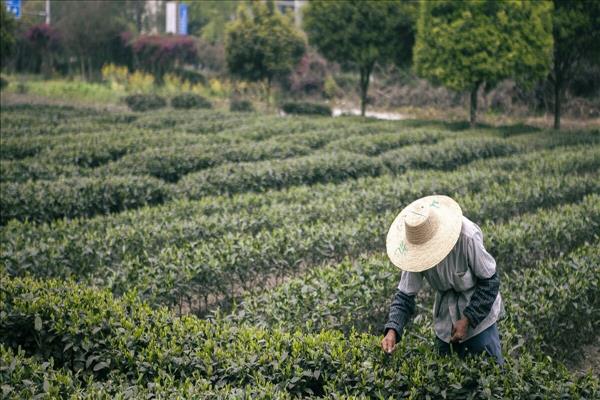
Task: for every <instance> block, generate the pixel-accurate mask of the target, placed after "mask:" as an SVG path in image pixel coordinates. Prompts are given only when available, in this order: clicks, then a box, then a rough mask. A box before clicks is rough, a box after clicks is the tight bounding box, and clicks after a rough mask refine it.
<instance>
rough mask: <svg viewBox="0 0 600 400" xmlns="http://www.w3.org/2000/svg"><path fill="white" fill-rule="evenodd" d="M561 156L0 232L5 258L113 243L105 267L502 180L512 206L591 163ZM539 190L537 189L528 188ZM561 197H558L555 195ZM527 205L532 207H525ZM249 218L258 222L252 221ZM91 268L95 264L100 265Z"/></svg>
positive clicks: (585, 156) (584, 187) (538, 199)
mask: <svg viewBox="0 0 600 400" xmlns="http://www.w3.org/2000/svg"><path fill="white" fill-rule="evenodd" d="M569 154H570V155H571V156H570V157H563V158H560V157H557V155H556V152H554V151H548V152H542V153H532V154H530V155H527V156H515V157H518V158H519V159H522V160H523V163H522V165H521V168H522V169H524V170H526V171H527V172H525V173H520V174H519V175H514V176H513V175H511V174H509V173H501V172H500V170H499V169H498V168H497V165H496V164H494V165H493V166H492V168H486V167H485V163H480V165H478V167H477V168H474V169H475V171H476V172H474V171H469V170H468V169H462V170H457V171H455V172H450V173H445V172H422V171H415V172H411V173H408V174H406V175H404V176H403V177H401V178H395V177H390V176H385V177H381V178H367V179H362V180H359V181H353V182H347V183H345V184H342V185H335V186H334V185H319V186H318V187H316V188H314V189H313V188H308V187H298V188H294V189H293V190H290V191H284V192H272V193H269V194H268V195H266V196H259V195H256V194H252V193H249V194H245V195H242V196H237V197H235V198H231V199H227V198H221V197H215V198H207V199H204V200H202V201H200V202H188V201H177V202H172V203H169V204H167V205H164V206H160V207H156V208H145V209H142V210H138V211H131V212H126V213H122V214H118V215H110V216H102V217H98V218H94V219H85V220H84V219H81V220H73V221H68V222H63V221H56V222H54V223H53V224H52V225H40V226H38V227H37V228H35V229H32V227H30V226H29V225H21V224H15V223H13V224H9V225H8V226H7V227H5V229H4V236H5V241H6V243H9V248H10V249H11V252H13V253H15V254H18V253H20V251H21V250H19V249H22V248H24V247H27V246H29V244H28V243H33V242H36V243H38V244H39V243H44V242H46V241H48V240H50V241H52V243H53V244H54V246H53V247H55V248H56V246H59V248H62V246H63V245H64V244H61V243H63V241H68V242H70V241H71V239H70V238H74V237H77V238H78V240H77V241H78V242H79V243H81V245H84V244H86V245H87V246H89V247H90V248H92V249H96V250H97V252H98V253H102V252H103V251H104V250H100V249H103V248H105V247H106V246H107V245H109V244H110V243H112V241H105V238H114V240H115V241H116V242H115V243H119V244H118V245H114V247H113V248H110V249H106V252H107V254H111V257H112V258H111V261H113V262H114V261H115V260H120V259H121V257H122V256H121V254H123V252H124V251H127V252H128V254H130V255H133V254H135V255H139V252H137V253H133V254H132V253H131V252H132V251H136V250H137V249H139V248H140V244H139V243H141V241H143V247H144V250H145V251H146V252H148V253H149V254H152V253H153V252H155V251H157V249H160V248H162V247H164V246H165V245H168V246H180V245H184V244H185V243H189V242H192V241H199V240H207V239H211V238H218V237H220V236H222V235H224V234H226V233H227V232H232V231H235V232H237V233H248V234H254V233H257V232H259V231H261V230H269V229H275V228H277V227H280V226H295V225H307V224H312V223H315V222H319V221H320V222H321V223H327V222H329V221H335V220H339V219H342V220H346V219H353V218H355V217H357V216H358V215H361V214H369V215H370V214H376V213H383V212H392V211H397V209H399V208H400V207H401V206H402V204H403V202H407V201H410V199H412V198H415V197H418V196H422V195H424V194H427V193H431V192H438V193H448V194H452V195H454V194H459V193H466V192H478V191H480V190H482V188H486V187H489V186H491V185H493V184H494V183H498V184H502V183H506V182H508V181H509V180H510V179H513V180H515V184H514V185H513V189H511V190H510V191H503V192H504V196H503V197H504V198H505V200H504V201H505V202H507V203H506V204H512V201H513V200H512V199H511V198H510V197H508V196H512V193H513V192H515V191H516V192H521V194H516V195H515V196H516V198H517V199H519V198H522V197H523V195H524V193H527V191H525V192H523V190H522V189H520V188H519V182H523V179H526V180H527V179H528V176H529V175H530V174H532V175H535V174H537V175H541V176H543V175H547V173H545V172H544V171H545V168H546V167H547V166H548V163H547V162H546V160H547V159H554V160H555V162H556V164H551V165H553V166H554V165H556V166H557V167H559V168H561V170H562V171H563V173H569V172H570V168H572V167H581V164H578V163H574V162H572V159H573V157H576V156H577V155H580V156H581V157H580V160H581V161H582V162H583V161H585V160H588V161H589V160H591V161H594V160H596V161H597V160H598V159H599V158H598V157H596V155H595V154H594V153H593V152H588V153H586V152H585V151H581V152H578V149H574V150H573V152H572V153H569ZM564 155H568V154H567V153H565V154H564ZM511 158H514V157H511ZM511 165H513V166H514V163H512V162H511ZM584 165H587V164H584ZM553 168H554V167H553ZM574 172H579V171H577V170H576V171H574ZM580 181H581V179H576V181H575V182H568V181H566V180H565V179H562V180H561V179H558V180H556V179H549V178H546V179H545V180H544V182H545V183H542V186H540V183H537V184H536V183H535V182H533V183H531V182H527V183H526V184H524V185H523V187H524V188H529V191H530V192H529V193H530V194H528V195H527V196H529V197H530V198H532V199H535V204H538V205H551V204H555V202H557V201H562V202H564V201H567V200H568V198H569V196H572V197H571V198H573V199H575V198H577V196H581V195H583V194H585V193H587V192H588V191H589V190H593V188H594V186H593V185H594V180H591V181H589V182H583V183H581V184H580ZM553 182H554V183H553ZM544 185H545V186H544ZM548 185H559V186H563V185H564V187H563V189H562V190H560V189H559V190H556V191H554V190H553V191H551V193H552V194H553V196H551V197H548V199H547V200H548V202H547V203H546V202H545V198H544V192H545V188H548V187H549V186H548ZM590 185H592V186H590ZM540 187H541V188H542V189H536V188H540ZM563 193H564V194H565V195H566V196H567V197H566V198H563V199H561V198H560V197H557V196H561V195H562V194H563ZM530 204H534V203H533V202H530ZM523 205H525V204H522V205H521V206H520V207H518V208H517V209H522V208H523V207H522V206H523ZM507 210H508V212H509V214H508V215H510V213H512V210H511V209H509V208H507ZM501 211H502V210H500V211H497V212H501ZM257 215H261V216H262V217H261V218H257V217H256V216H257ZM503 215H505V216H506V215H507V214H506V213H504V214H503ZM132 227H133V229H132ZM122 245H125V246H124V249H125V250H121V249H122V248H123V247H122ZM69 247H71V245H69ZM71 251H72V249H71ZM71 251H68V252H67V253H70V252H71ZM60 253H64V251H60ZM37 257H38V260H40V259H44V257H43V255H42V254H41V253H38V254H37ZM115 257H116V258H115ZM63 258H64V259H70V257H69V256H68V255H63ZM77 262H79V261H77ZM99 262H103V261H102V260H101V259H100V260H99Z"/></svg>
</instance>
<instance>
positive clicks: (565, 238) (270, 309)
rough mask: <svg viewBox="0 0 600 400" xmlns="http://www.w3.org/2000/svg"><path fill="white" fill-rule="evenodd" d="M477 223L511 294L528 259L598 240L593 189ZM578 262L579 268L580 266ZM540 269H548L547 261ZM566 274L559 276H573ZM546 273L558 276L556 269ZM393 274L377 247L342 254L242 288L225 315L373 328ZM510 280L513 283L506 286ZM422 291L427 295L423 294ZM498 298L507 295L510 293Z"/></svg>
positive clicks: (383, 311)
mask: <svg viewBox="0 0 600 400" xmlns="http://www.w3.org/2000/svg"><path fill="white" fill-rule="evenodd" d="M482 230H483V232H484V243H485V246H486V249H487V250H488V251H489V252H490V253H491V254H493V255H494V257H495V259H496V264H497V270H498V273H499V274H501V276H502V279H501V281H502V293H503V295H505V294H507V293H508V294H511V293H512V292H513V289H515V294H516V295H520V294H521V293H522V290H516V289H518V285H519V284H522V283H523V280H522V279H519V274H523V273H524V272H525V271H526V270H528V269H529V268H530V267H531V268H532V269H535V270H536V271H537V270H539V267H535V266H536V264H537V263H538V261H540V260H545V263H546V264H548V265H551V264H552V262H553V259H554V258H555V257H559V256H560V255H561V254H563V253H568V252H569V251H571V250H572V249H574V248H575V247H577V246H579V245H580V244H582V243H585V242H590V241H594V240H598V239H597V235H598V232H600V197H599V196H597V195H591V196H588V197H587V198H585V199H584V200H583V201H582V202H581V203H579V204H568V205H562V206H559V207H556V208H553V209H547V210H539V211H536V212H534V213H529V214H524V215H520V216H517V217H515V218H513V219H511V220H509V221H507V222H505V223H501V224H498V223H495V222H493V220H488V222H486V223H485V224H483V225H482ZM595 235H596V237H595ZM598 265H599V264H595V266H594V264H590V265H589V268H588V269H585V271H587V272H592V270H593V269H595V268H597V266H598ZM586 268H587V267H586ZM581 269H582V270H584V267H581ZM543 270H544V271H548V268H544V269H543ZM571 275H572V274H569V275H565V277H568V278H569V280H571V279H575V278H571ZM551 276H554V277H558V272H557V273H552V274H551ZM590 278H592V277H588V278H586V283H587V284H590V283H591V282H593V279H590ZM507 280H508V282H507ZM562 280H564V278H560V279H558V278H557V280H556V281H555V282H561V281H562ZM399 281H400V271H399V270H398V269H397V268H396V267H394V266H393V265H392V264H391V263H390V262H389V261H388V259H387V256H385V254H382V255H375V256H371V257H362V258H359V259H356V260H349V259H347V260H345V261H344V262H342V263H340V264H336V265H331V266H326V267H321V268H313V269H311V270H310V271H309V272H308V273H306V274H305V275H303V276H300V277H297V278H294V279H291V280H290V281H288V282H286V283H283V284H281V285H279V286H277V287H275V288H273V289H270V290H268V291H263V292H261V291H258V292H256V293H255V294H253V295H252V294H248V295H246V296H244V299H243V300H242V302H241V303H240V304H239V306H237V307H236V309H235V310H234V311H233V312H231V313H230V315H228V317H227V318H228V319H230V320H232V321H235V322H237V323H240V322H247V323H251V324H253V325H258V326H261V327H264V328H267V327H280V328H282V329H285V327H289V326H295V327H296V328H299V327H300V326H299V324H298V321H303V323H304V327H303V328H304V329H306V330H307V331H309V332H318V331H319V330H321V329H339V330H342V331H344V332H346V333H348V332H350V331H351V330H352V329H357V330H359V331H368V332H372V333H378V332H380V330H381V327H382V325H383V323H384V322H385V319H386V317H387V312H388V311H389V303H390V301H391V298H392V297H393V294H394V293H395V291H396V287H397V285H398V282H399ZM512 281H514V283H515V284H514V285H512V286H511V284H510V282H512ZM596 281H597V279H596ZM507 283H508V284H509V286H508V287H506V285H507ZM548 283H552V280H549V281H548V282H547V284H548ZM583 284H584V283H582V285H583ZM596 285H597V284H596ZM555 288H556V287H555ZM556 290H557V291H560V290H561V289H558V288H557V289H556ZM538 291H539V290H538ZM581 295H582V296H583V292H582V293H581ZM575 297H576V298H577V296H575ZM426 298H427V299H428V301H424V300H425V299H426ZM432 301H433V299H432V298H429V297H428V296H426V295H425V296H424V297H423V296H420V299H419V302H421V303H423V309H424V310H425V311H424V313H427V314H428V313H430V307H429V306H431V305H432ZM506 301H507V302H513V301H514V299H510V300H506ZM574 307H581V308H582V313H584V315H587V313H594V312H595V311H594V310H593V307H590V308H586V307H583V304H581V305H579V306H578V305H574ZM547 311H549V310H547ZM531 318H534V316H531ZM567 321H569V319H568V318H567V319H566V320H565V322H564V323H567V324H569V323H572V322H573V321H572V320H571V321H570V322H567ZM558 336H560V337H563V338H564V336H562V335H558Z"/></svg>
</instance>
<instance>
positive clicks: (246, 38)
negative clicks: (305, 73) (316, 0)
mask: <svg viewBox="0 0 600 400" xmlns="http://www.w3.org/2000/svg"><path fill="white" fill-rule="evenodd" d="M304 51H305V44H304V39H303V37H302V35H301V33H300V32H299V31H298V30H297V29H296V28H295V27H294V24H293V22H292V21H291V20H290V19H289V18H288V17H287V16H284V15H281V13H280V12H279V11H278V10H277V9H275V8H274V5H273V4H272V2H271V3H269V2H267V4H263V3H256V2H255V3H253V4H252V6H251V8H250V9H249V10H248V9H246V8H245V6H241V7H240V9H239V12H238V17H237V19H236V20H234V21H232V22H230V23H228V24H227V32H226V39H225V53H226V61H227V67H228V69H229V71H230V72H231V73H232V74H233V75H234V76H237V77H240V78H241V79H245V80H248V81H253V82H254V81H263V80H264V81H267V85H270V83H271V82H272V81H273V79H274V78H275V77H277V76H283V75H286V74H288V73H289V72H290V71H291V69H292V68H293V66H294V65H296V63H297V62H298V61H299V60H300V58H301V57H302V54H304Z"/></svg>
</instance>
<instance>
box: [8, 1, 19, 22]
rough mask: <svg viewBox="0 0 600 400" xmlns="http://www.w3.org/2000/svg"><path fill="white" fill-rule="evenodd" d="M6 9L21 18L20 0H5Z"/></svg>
mask: <svg viewBox="0 0 600 400" xmlns="http://www.w3.org/2000/svg"><path fill="white" fill-rule="evenodd" d="M5 4H6V10H7V11H8V12H10V13H12V14H13V15H14V16H15V18H16V19H19V18H21V0H5Z"/></svg>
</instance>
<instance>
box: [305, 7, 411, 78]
mask: <svg viewBox="0 0 600 400" xmlns="http://www.w3.org/2000/svg"><path fill="white" fill-rule="evenodd" d="M413 6H414V4H411V3H408V2H390V1H377V2H376V1H360V0H348V1H318V0H315V1H311V2H310V3H309V4H308V6H306V10H305V12H304V29H305V31H306V33H307V35H308V38H309V41H310V43H311V44H312V45H314V46H316V47H317V48H318V49H319V51H320V52H321V53H322V54H323V55H324V56H325V57H326V58H328V59H329V60H332V61H335V62H338V63H340V64H341V65H342V66H344V67H346V68H355V67H358V68H364V67H367V66H372V65H373V64H375V63H376V62H380V63H384V62H387V61H394V60H401V61H403V62H408V61H409V60H410V53H411V49H412V45H413V42H414V35H413V29H412V21H413V18H414V14H415V11H414V9H413Z"/></svg>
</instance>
